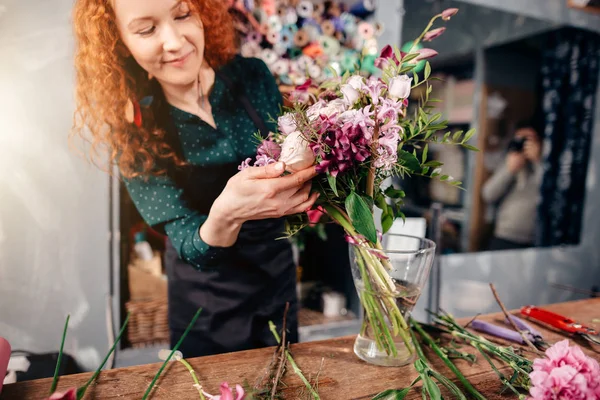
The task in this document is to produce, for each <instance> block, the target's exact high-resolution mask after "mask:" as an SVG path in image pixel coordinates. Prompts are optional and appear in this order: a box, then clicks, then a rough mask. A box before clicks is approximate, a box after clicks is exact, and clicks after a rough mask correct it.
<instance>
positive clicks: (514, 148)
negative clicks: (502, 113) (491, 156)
mask: <svg viewBox="0 0 600 400" xmlns="http://www.w3.org/2000/svg"><path fill="white" fill-rule="evenodd" d="M525 140H527V139H525V138H514V139H512V140H511V141H510V143H509V144H508V152H509V153H510V152H516V153H520V152H522V151H523V145H524V144H525Z"/></svg>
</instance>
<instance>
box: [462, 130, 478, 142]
mask: <svg viewBox="0 0 600 400" xmlns="http://www.w3.org/2000/svg"><path fill="white" fill-rule="evenodd" d="M474 134H475V129H469V130H468V131H467V133H466V134H465V137H464V138H463V143H466V142H468V141H469V140H471V138H472V137H473V135H474Z"/></svg>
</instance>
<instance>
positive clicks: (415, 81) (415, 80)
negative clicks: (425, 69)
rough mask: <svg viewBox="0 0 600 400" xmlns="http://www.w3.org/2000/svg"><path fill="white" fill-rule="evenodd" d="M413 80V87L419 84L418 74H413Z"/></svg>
mask: <svg viewBox="0 0 600 400" xmlns="http://www.w3.org/2000/svg"><path fill="white" fill-rule="evenodd" d="M413 80H414V84H413V87H415V86H418V85H419V74H417V73H415V74H413Z"/></svg>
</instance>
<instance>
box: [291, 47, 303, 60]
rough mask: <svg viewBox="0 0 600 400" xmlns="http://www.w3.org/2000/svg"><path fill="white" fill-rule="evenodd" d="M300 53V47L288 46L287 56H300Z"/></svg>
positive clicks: (292, 57)
mask: <svg viewBox="0 0 600 400" xmlns="http://www.w3.org/2000/svg"><path fill="white" fill-rule="evenodd" d="M301 55H302V49H299V48H298V47H290V48H289V49H288V57H289V58H290V59H294V58H297V57H300V56H301Z"/></svg>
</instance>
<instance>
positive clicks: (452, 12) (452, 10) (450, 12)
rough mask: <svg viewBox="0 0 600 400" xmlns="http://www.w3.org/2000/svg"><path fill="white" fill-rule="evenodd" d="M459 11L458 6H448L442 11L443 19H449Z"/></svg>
mask: <svg viewBox="0 0 600 400" xmlns="http://www.w3.org/2000/svg"><path fill="white" fill-rule="evenodd" d="M457 12H458V8H447V9H445V10H444V11H442V19H443V20H444V21H449V20H450V18H451V17H453V16H455V15H456V13H457Z"/></svg>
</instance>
